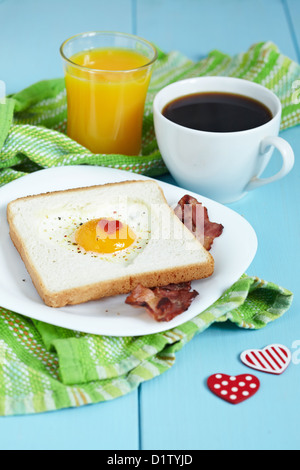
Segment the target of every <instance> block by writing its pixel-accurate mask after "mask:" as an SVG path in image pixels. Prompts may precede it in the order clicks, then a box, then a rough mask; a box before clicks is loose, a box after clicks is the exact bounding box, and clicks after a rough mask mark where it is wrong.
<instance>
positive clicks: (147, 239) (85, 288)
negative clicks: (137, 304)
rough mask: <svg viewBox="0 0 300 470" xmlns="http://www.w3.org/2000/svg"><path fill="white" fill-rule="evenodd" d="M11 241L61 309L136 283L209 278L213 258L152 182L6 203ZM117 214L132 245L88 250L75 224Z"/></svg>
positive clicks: (51, 303)
mask: <svg viewBox="0 0 300 470" xmlns="http://www.w3.org/2000/svg"><path fill="white" fill-rule="evenodd" d="M7 219H8V223H9V227H10V236H11V239H12V241H13V243H14V245H15V247H16V248H17V250H18V252H19V253H20V255H21V257H22V260H23V261H24V263H25V266H26V268H27V270H28V272H29V274H30V276H31V279H32V281H33V284H34V285H35V287H36V289H37V291H38V293H39V295H40V297H41V298H42V299H43V301H44V302H45V304H46V305H48V306H50V307H63V306H65V305H74V304H79V303H83V302H87V301H89V300H96V299H100V298H102V297H107V296H113V295H117V294H127V293H129V292H131V291H132V290H133V289H134V288H135V287H136V286H137V285H138V284H142V285H143V286H145V287H155V286H165V285H168V284H170V283H180V282H187V281H192V280H195V279H201V278H205V277H209V276H211V275H212V274H213V271H214V260H213V257H212V255H211V254H210V253H209V252H208V251H206V250H205V249H204V248H203V246H202V245H201V243H200V242H199V241H198V240H196V238H195V237H194V236H193V235H192V234H191V232H190V231H189V230H188V229H187V228H186V227H185V226H184V225H183V223H182V222H181V221H180V220H179V219H178V217H177V216H176V215H175V214H174V211H173V210H172V209H171V208H170V207H169V205H168V203H167V201H166V199H165V197H164V194H163V191H162V190H161V188H160V186H159V185H158V184H157V183H156V182H155V181H152V180H149V181H148V180H147V181H125V182H121V183H112V184H106V185H100V186H92V187H87V188H79V189H71V190H66V191H57V192H53V193H47V194H41V195H37V196H28V197H25V198H20V199H17V200H15V201H12V202H11V203H9V205H8V207H7ZM95 219H109V220H110V219H114V220H118V221H120V222H121V223H122V224H126V225H127V226H128V227H130V229H131V230H132V231H133V232H134V234H135V236H136V238H135V241H134V243H133V244H132V245H131V246H129V247H127V248H126V249H120V250H118V251H116V252H114V253H96V252H94V251H87V250H85V249H84V248H82V247H81V246H80V245H78V243H77V242H76V238H75V234H76V231H77V229H78V228H79V227H80V226H82V225H84V224H85V223H86V222H88V221H90V220H95Z"/></svg>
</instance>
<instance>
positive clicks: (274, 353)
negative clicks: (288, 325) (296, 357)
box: [240, 344, 292, 375]
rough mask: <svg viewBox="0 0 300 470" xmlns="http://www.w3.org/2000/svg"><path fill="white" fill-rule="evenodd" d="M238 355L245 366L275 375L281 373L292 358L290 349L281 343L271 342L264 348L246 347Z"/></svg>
mask: <svg viewBox="0 0 300 470" xmlns="http://www.w3.org/2000/svg"><path fill="white" fill-rule="evenodd" d="M240 357H241V361H242V362H243V363H244V364H245V365H246V366H248V367H251V368H252V369H255V370H258V371H260V372H267V373H269V374H275V375H280V374H282V373H283V372H284V371H285V370H286V369H287V368H288V366H289V365H290V362H291V359H292V355H291V352H290V350H289V349H288V348H287V347H285V346H283V345H282V344H271V345H269V346H267V347H266V348H265V349H248V350H247V351H244V352H243V353H242V354H241V356H240Z"/></svg>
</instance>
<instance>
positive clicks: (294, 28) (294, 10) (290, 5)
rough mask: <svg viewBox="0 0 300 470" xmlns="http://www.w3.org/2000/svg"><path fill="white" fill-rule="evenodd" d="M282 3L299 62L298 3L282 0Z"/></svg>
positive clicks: (299, 20)
mask: <svg viewBox="0 0 300 470" xmlns="http://www.w3.org/2000/svg"><path fill="white" fill-rule="evenodd" d="M283 2H284V6H285V8H286V12H287V17H288V19H289V22H290V27H291V32H292V36H293V39H294V42H295V48H296V50H297V56H298V61H300V3H299V1H298V0H283Z"/></svg>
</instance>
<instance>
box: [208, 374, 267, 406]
mask: <svg viewBox="0 0 300 470" xmlns="http://www.w3.org/2000/svg"><path fill="white" fill-rule="evenodd" d="M207 385H208V388H209V389H210V391H211V392H213V393H214V394H215V395H217V397H219V398H222V399H223V400H225V401H227V402H229V403H232V404H233V405H238V404H239V403H242V402H243V401H245V400H248V399H249V398H251V397H253V396H254V395H255V394H256V393H257V392H258V390H259V388H260V381H259V380H258V378H257V377H255V376H254V375H250V374H242V375H237V376H236V377H235V376H232V375H226V374H214V375H211V376H210V377H209V379H208V381H207Z"/></svg>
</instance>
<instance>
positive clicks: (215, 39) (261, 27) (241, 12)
mask: <svg viewBox="0 0 300 470" xmlns="http://www.w3.org/2000/svg"><path fill="white" fill-rule="evenodd" d="M296 2H297V0H295V3H296ZM137 33H138V34H139V35H140V36H144V37H146V38H148V39H149V40H151V41H154V42H155V43H156V44H157V45H158V46H159V47H160V48H162V49H163V50H165V51H170V50H174V49H177V50H180V51H181V52H183V53H184V54H186V55H187V56H188V57H190V58H191V59H193V60H197V59H198V58H199V57H202V56H204V55H206V54H207V53H208V52H209V51H210V50H212V49H221V50H222V51H223V52H225V53H228V54H236V53H239V52H242V51H245V50H247V49H248V48H249V46H250V45H252V44H253V43H256V42H259V41H272V42H275V43H276V44H277V45H278V46H279V48H280V49H281V50H282V51H283V52H284V53H285V54H286V55H289V56H290V57H292V58H293V59H296V51H295V49H294V45H293V41H292V38H291V36H290V34H289V25H288V21H287V19H286V15H285V9H284V6H283V5H282V2H281V0H272V1H271V2H270V1H269V0H242V1H241V0H226V1H224V0H210V1H206V0H189V1H185V0H184V1H183V0H151V1H148V0H138V1H137Z"/></svg>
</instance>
